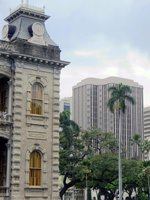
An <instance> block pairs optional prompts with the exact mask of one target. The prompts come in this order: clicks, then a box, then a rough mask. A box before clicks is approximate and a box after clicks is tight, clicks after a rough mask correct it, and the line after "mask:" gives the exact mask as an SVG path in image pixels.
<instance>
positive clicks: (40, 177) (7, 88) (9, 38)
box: [0, 1, 69, 200]
mask: <svg viewBox="0 0 150 200" xmlns="http://www.w3.org/2000/svg"><path fill="white" fill-rule="evenodd" d="M27 2H28V1H27ZM48 18H49V16H48V15H46V14H45V11H44V9H41V8H37V7H33V6H31V5H29V4H28V3H27V4H24V3H23V1H22V4H21V5H20V6H19V7H17V8H16V9H14V10H12V11H11V13H10V14H9V16H8V17H6V18H5V21H6V22H7V24H6V25H5V26H4V27H3V30H2V40H0V200H4V199H5V200H27V199H28V200H29V199H30V200H58V199H59V188H58V186H59V185H58V184H59V182H58V178H59V85H60V82H59V80H60V72H61V69H62V68H63V67H65V66H66V65H68V64H69V63H68V62H66V61H62V60H61V59H60V48H59V46H58V45H57V44H56V43H55V42H54V41H53V40H52V39H51V38H50V36H49V34H48V33H47V30H46V27H45V21H46V20H47V19H48Z"/></svg>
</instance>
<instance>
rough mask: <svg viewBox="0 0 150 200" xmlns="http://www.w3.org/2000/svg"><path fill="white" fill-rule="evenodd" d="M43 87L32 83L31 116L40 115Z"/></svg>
mask: <svg viewBox="0 0 150 200" xmlns="http://www.w3.org/2000/svg"><path fill="white" fill-rule="evenodd" d="M42 107H43V87H42V85H41V84H40V83H34V84H33V86H32V94H31V114H36V115H42V110H43V108H42Z"/></svg>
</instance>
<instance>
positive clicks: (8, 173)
mask: <svg viewBox="0 0 150 200" xmlns="http://www.w3.org/2000/svg"><path fill="white" fill-rule="evenodd" d="M6 147H7V169H6V195H7V196H9V190H10V153H11V152H10V141H8V143H7V144H6Z"/></svg>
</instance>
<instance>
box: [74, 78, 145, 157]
mask: <svg viewBox="0 0 150 200" xmlns="http://www.w3.org/2000/svg"><path fill="white" fill-rule="evenodd" d="M120 83H122V84H124V85H128V86H130V87H131V90H132V94H131V95H132V96H133V97H134V99H135V102H136V103H135V105H131V104H130V103H128V102H127V109H126V113H125V114H124V115H123V117H122V125H123V127H122V136H121V138H122V147H123V150H124V152H125V153H124V154H125V155H124V156H125V157H127V158H131V157H133V154H134V151H135V149H134V147H132V146H131V145H130V139H131V138H132V136H133V135H134V134H135V133H136V134H140V135H141V137H142V138H143V87H142V86H141V85H139V84H138V83H136V82H134V81H133V80H129V79H123V78H119V77H109V78H106V79H95V78H87V79H84V80H82V81H81V82H79V83H78V84H77V85H76V86H74V87H73V99H72V102H73V106H72V108H73V120H74V121H75V122H76V123H78V125H79V126H80V127H82V129H83V130H87V129H90V128H93V127H95V128H101V129H102V130H104V131H107V132H109V131H111V132H113V133H114V134H116V135H115V136H116V137H117V138H118V128H119V124H118V116H117V115H116V113H114V114H113V113H111V112H110V110H109V108H108V106H107V102H108V100H109V98H110V96H111V94H110V92H108V88H109V87H110V86H113V85H116V84H120ZM137 151H138V150H137Z"/></svg>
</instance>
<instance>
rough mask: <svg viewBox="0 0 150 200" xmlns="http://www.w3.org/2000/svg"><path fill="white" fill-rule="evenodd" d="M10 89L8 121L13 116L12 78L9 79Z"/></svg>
mask: <svg viewBox="0 0 150 200" xmlns="http://www.w3.org/2000/svg"><path fill="white" fill-rule="evenodd" d="M8 85H9V91H8V121H9V122H11V120H12V119H11V117H12V80H11V79H10V80H9V81H8Z"/></svg>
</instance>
